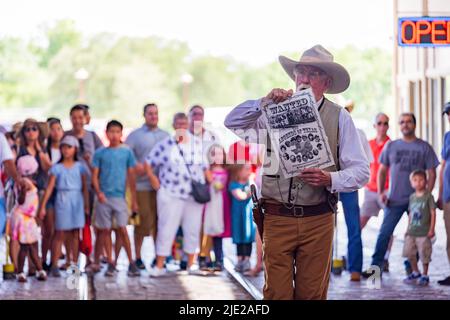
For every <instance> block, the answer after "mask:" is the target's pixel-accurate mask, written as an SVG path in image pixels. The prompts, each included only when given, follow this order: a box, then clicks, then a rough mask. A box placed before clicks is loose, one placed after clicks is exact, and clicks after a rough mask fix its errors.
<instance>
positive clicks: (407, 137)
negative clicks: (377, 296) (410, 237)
mask: <svg viewBox="0 0 450 320" xmlns="http://www.w3.org/2000/svg"><path fill="white" fill-rule="evenodd" d="M399 119H400V121H399V125H400V131H401V132H402V137H401V138H400V139H397V140H394V141H391V142H389V143H388V144H387V145H386V147H385V148H384V149H383V151H382V153H381V155H380V159H379V160H380V168H379V170H378V177H377V188H378V197H379V199H380V201H381V203H382V204H383V205H384V206H385V207H384V217H383V223H382V225H381V228H380V231H379V233H378V238H377V242H376V245H375V250H374V253H373V255H372V263H371V267H372V268H371V269H372V270H373V268H375V267H378V268H379V269H380V271H381V272H382V271H383V263H384V258H385V255H386V251H387V249H388V245H389V241H390V238H391V236H392V234H393V233H394V230H395V227H396V226H397V224H398V222H399V221H400V219H401V218H402V216H403V213H404V212H408V207H409V199H410V196H411V194H413V193H414V192H415V190H414V189H413V188H412V186H411V182H410V174H411V173H412V172H413V171H414V170H418V169H420V170H424V171H426V174H427V190H428V191H429V192H431V191H432V190H433V188H434V184H435V182H436V167H437V166H438V165H439V160H438V158H437V156H436V153H435V152H434V150H433V147H432V146H431V145H430V144H429V143H428V142H426V141H424V140H422V139H420V138H418V137H417V136H416V132H415V131H416V117H415V116H414V114H413V113H411V112H405V113H402V114H401V115H400V116H399ZM388 171H389V190H388V192H385V186H386V177H387V174H388ZM408 214H409V212H408ZM405 269H406V273H407V274H408V276H409V275H410V274H411V272H412V269H411V268H410V263H409V261H408V260H405ZM362 275H363V277H365V278H368V277H370V276H372V275H373V271H372V272H371V271H369V270H366V271H364V272H363V273H362Z"/></svg>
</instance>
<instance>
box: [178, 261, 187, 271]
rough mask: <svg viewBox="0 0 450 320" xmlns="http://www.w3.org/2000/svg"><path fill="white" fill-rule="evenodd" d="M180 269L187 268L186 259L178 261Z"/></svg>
mask: <svg viewBox="0 0 450 320" xmlns="http://www.w3.org/2000/svg"><path fill="white" fill-rule="evenodd" d="M180 270H187V261H184V260H181V261H180Z"/></svg>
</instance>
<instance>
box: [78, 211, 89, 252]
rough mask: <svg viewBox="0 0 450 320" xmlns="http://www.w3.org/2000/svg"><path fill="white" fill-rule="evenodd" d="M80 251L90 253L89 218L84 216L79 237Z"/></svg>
mask: <svg viewBox="0 0 450 320" xmlns="http://www.w3.org/2000/svg"><path fill="white" fill-rule="evenodd" d="M80 251H81V252H82V253H84V254H85V255H86V256H89V255H90V254H91V253H92V235H91V221H90V218H86V223H85V224H84V227H83V229H81V239H80Z"/></svg>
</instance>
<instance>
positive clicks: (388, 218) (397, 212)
mask: <svg viewBox="0 0 450 320" xmlns="http://www.w3.org/2000/svg"><path fill="white" fill-rule="evenodd" d="M407 211H408V204H405V205H400V206H386V207H385V208H384V218H383V224H382V225H381V228H380V232H379V233H378V239H377V244H376V245H375V252H374V253H373V255H372V265H376V266H379V267H380V268H381V269H382V270H383V268H382V267H383V261H384V255H385V254H386V250H387V247H388V245H389V239H390V238H391V236H392V234H393V233H394V230H395V227H396V226H397V224H398V222H399V221H400V219H401V218H402V216H403V213H404V212H407Z"/></svg>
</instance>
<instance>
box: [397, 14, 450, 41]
mask: <svg viewBox="0 0 450 320" xmlns="http://www.w3.org/2000/svg"><path fill="white" fill-rule="evenodd" d="M398 30H399V32H398V44H399V45H400V46H413V47H441V46H450V17H409V18H406V17H403V18H399V19H398Z"/></svg>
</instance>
